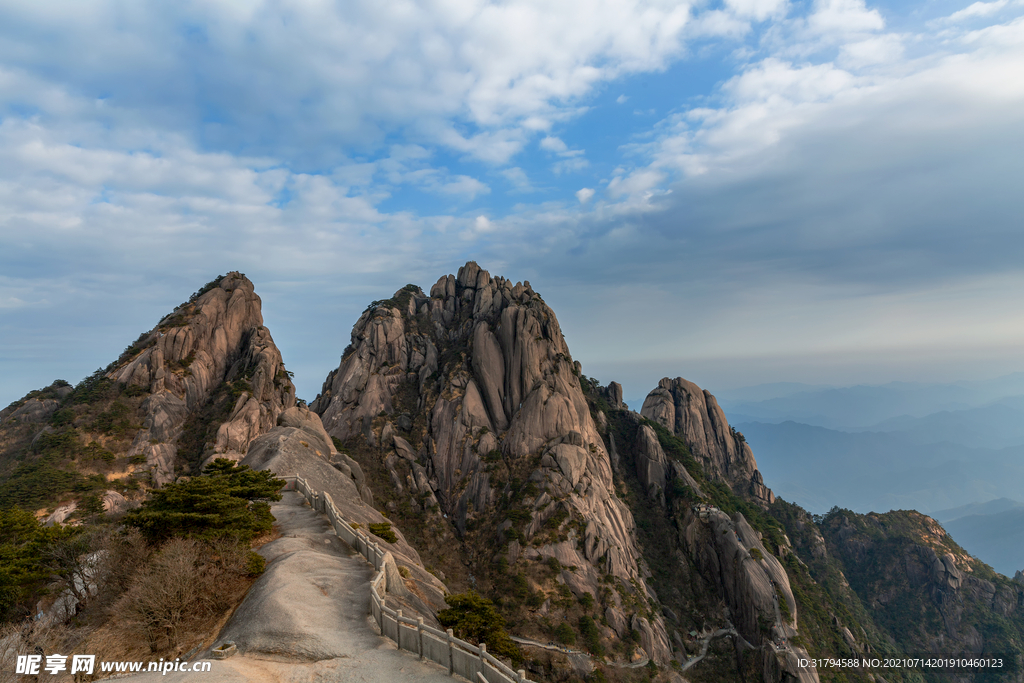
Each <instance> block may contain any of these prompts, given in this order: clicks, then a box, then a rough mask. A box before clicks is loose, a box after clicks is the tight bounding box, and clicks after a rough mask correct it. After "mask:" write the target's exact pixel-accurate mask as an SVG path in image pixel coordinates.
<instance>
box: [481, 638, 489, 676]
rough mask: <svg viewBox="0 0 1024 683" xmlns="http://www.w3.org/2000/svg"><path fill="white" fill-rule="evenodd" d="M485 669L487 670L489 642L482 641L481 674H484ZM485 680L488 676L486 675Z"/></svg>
mask: <svg viewBox="0 0 1024 683" xmlns="http://www.w3.org/2000/svg"><path fill="white" fill-rule="evenodd" d="M484 671H487V643H480V675H481V676H484ZM484 680H487V677H486V676H484Z"/></svg>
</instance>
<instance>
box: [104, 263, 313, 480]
mask: <svg viewBox="0 0 1024 683" xmlns="http://www.w3.org/2000/svg"><path fill="white" fill-rule="evenodd" d="M204 290H205V291H202V290H201V293H199V295H198V296H196V297H194V298H193V300H191V301H189V302H187V303H185V304H182V305H181V306H179V307H178V308H176V309H175V310H174V311H173V312H172V313H171V314H170V315H168V316H166V317H165V318H164V319H163V320H161V321H160V323H159V324H158V325H157V326H156V327H155V328H153V330H151V331H150V332H149V333H148V334H144V335H142V336H141V337H140V338H139V340H138V341H137V342H136V343H135V344H134V345H133V347H131V348H130V349H129V350H128V352H126V356H127V357H124V356H123V357H122V361H121V362H120V363H118V364H117V365H116V366H115V368H114V369H113V370H112V371H111V372H110V373H109V375H108V376H109V377H110V378H111V379H113V380H115V381H117V382H120V383H122V384H125V385H127V386H128V387H137V388H139V389H143V390H146V391H148V392H149V394H150V395H149V397H148V398H147V399H146V400H145V402H144V403H143V406H142V408H143V411H144V413H145V420H144V423H143V429H142V430H140V431H139V433H138V434H137V436H136V437H135V440H134V442H133V443H132V446H131V451H130V453H129V455H139V454H142V455H144V456H145V458H146V463H147V465H148V466H149V467H150V471H151V473H152V477H153V482H154V483H155V484H162V483H166V482H168V481H171V480H173V479H174V476H175V464H176V455H177V452H178V445H177V440H178V438H179V437H180V436H181V433H182V429H183V427H184V425H185V421H186V420H187V419H188V417H189V416H190V415H192V414H194V413H195V412H196V411H199V410H200V409H202V408H203V406H204V405H205V404H206V403H207V401H208V400H209V399H210V397H211V396H212V395H213V393H214V392H215V391H216V390H217V389H218V388H219V387H220V386H221V385H222V384H223V383H224V382H229V381H234V382H236V383H237V385H238V386H239V387H240V388H242V390H241V392H240V393H239V394H238V397H237V399H235V401H234V404H233V406H232V408H231V410H230V413H229V414H228V416H227V419H226V420H225V421H224V422H223V423H222V424H221V425H220V427H219V429H218V431H217V434H216V441H215V443H214V444H213V445H212V449H209V450H210V451H211V452H210V453H208V454H207V457H206V460H210V459H212V458H213V457H229V458H232V459H235V460H239V459H241V458H242V456H243V455H244V453H245V451H246V449H247V448H248V446H249V443H250V442H251V441H252V440H253V439H254V438H256V437H257V436H259V435H260V434H262V433H264V432H266V431H268V430H269V429H271V428H273V427H274V425H275V423H276V420H277V416H278V415H279V414H280V413H281V412H282V411H284V410H285V409H287V408H289V407H291V406H293V405H294V404H295V388H294V386H293V385H292V382H291V380H290V378H289V376H288V374H287V373H286V371H285V368H284V363H283V362H282V359H281V352H280V351H279V350H278V348H277V346H275V345H274V340H273V338H272V337H271V336H270V330H268V329H267V328H266V327H264V326H263V315H262V312H261V302H260V298H259V296H257V295H256V292H255V291H254V288H253V284H252V282H250V281H249V280H248V279H247V278H246V277H245V276H244V275H242V274H241V273H229V274H228V275H226V276H225V277H223V278H221V279H220V280H218V281H215V282H212V283H210V284H209V285H207V287H205V288H204Z"/></svg>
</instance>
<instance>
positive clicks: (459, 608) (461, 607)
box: [437, 591, 523, 663]
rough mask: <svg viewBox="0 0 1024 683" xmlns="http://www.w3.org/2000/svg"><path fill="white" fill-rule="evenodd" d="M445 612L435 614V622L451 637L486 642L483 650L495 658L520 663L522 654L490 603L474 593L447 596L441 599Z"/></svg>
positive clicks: (502, 619) (503, 621) (503, 620)
mask: <svg viewBox="0 0 1024 683" xmlns="http://www.w3.org/2000/svg"><path fill="white" fill-rule="evenodd" d="M445 602H447V603H448V609H443V610H441V611H440V612H438V613H437V620H438V621H440V622H441V625H442V626H444V627H445V628H450V629H452V630H453V631H454V632H455V635H456V636H457V637H459V638H462V639H464V640H469V641H472V642H475V643H487V651H488V652H490V653H491V654H492V655H494V656H496V657H506V658H508V659H510V660H512V661H513V662H516V663H518V662H521V661H522V659H523V653H522V652H521V651H520V650H519V646H518V645H516V644H515V641H513V640H512V639H511V638H509V636H508V633H506V632H505V619H504V618H502V616H501V615H500V614H498V611H497V610H496V609H495V608H494V603H492V602H491V601H490V600H487V599H486V598H483V597H481V595H480V594H479V593H477V592H476V591H470V592H468V593H459V594H457V595H449V596H448V597H446V598H445Z"/></svg>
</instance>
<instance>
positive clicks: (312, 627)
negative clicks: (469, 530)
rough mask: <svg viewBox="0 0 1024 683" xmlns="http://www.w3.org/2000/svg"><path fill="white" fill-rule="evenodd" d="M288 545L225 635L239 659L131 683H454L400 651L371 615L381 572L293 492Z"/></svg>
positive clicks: (275, 549)
mask: <svg viewBox="0 0 1024 683" xmlns="http://www.w3.org/2000/svg"><path fill="white" fill-rule="evenodd" d="M272 510H273V513H274V517H276V518H277V524H276V525H277V527H278V528H279V530H280V532H281V535H282V537H281V538H279V539H277V540H275V541H272V542H270V543H268V544H266V545H265V546H263V548H261V549H260V553H261V554H262V555H263V556H264V557H266V558H267V560H268V562H267V571H266V572H265V573H264V575H263V576H262V577H260V580H259V581H258V582H257V583H256V584H255V585H253V587H252V588H251V589H250V591H249V594H248V595H247V596H246V598H245V601H244V602H243V604H242V605H241V606H240V607H239V608H238V610H237V611H236V612H235V614H234V615H233V616H232V617H231V620H230V621H229V622H228V624H227V626H226V627H225V629H224V631H223V633H222V636H221V638H220V639H219V640H218V641H217V643H218V644H219V643H220V642H222V641H224V640H233V641H235V642H236V643H237V644H238V649H239V654H236V655H235V656H234V657H231V658H229V659H226V660H210V661H211V662H212V669H211V671H210V672H207V673H188V674H185V673H180V672H178V673H168V674H167V675H166V676H163V675H160V674H157V673H146V674H140V675H136V676H129V677H126V679H125V680H128V681H131V683H157V681H160V682H161V683H179V682H181V681H197V682H199V681H202V682H203V683H250V682H251V683H257V682H259V683H264V682H266V683H320V682H324V683H326V682H327V681H346V682H352V683H394V682H395V681H401V682H402V683H407V682H409V683H450V682H451V681H452V679H451V678H450V677H449V676H448V670H447V668H445V667H442V666H439V665H437V664H434V663H432V662H421V661H419V659H418V658H417V657H416V655H413V654H410V653H407V652H399V651H398V649H397V648H396V646H395V644H394V643H393V642H392V641H390V640H388V639H387V638H384V637H382V636H380V635H378V631H377V628H376V624H375V623H374V622H373V620H372V618H371V617H370V616H369V606H370V579H371V578H372V576H373V567H372V566H371V565H369V564H368V563H367V562H366V561H365V560H364V559H363V557H362V555H359V554H358V553H356V552H355V551H354V550H352V549H351V548H350V547H349V546H348V545H346V544H345V543H344V542H343V541H341V539H339V538H338V537H337V536H335V534H334V531H333V530H332V529H331V527H330V525H329V524H328V522H327V520H326V519H325V518H324V517H323V516H322V515H319V514H317V513H316V512H314V511H313V510H311V509H310V508H309V507H308V506H307V505H305V504H304V499H303V498H302V496H301V495H300V494H298V493H295V492H293V491H285V492H284V497H283V499H282V500H281V501H280V502H278V503H275V504H274V505H273V507H272Z"/></svg>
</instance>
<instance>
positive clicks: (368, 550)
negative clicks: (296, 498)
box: [279, 475, 533, 683]
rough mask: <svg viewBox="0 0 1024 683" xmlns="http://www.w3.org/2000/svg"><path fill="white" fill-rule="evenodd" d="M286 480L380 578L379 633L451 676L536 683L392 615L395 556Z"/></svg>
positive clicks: (296, 479) (322, 498) (324, 496)
mask: <svg viewBox="0 0 1024 683" xmlns="http://www.w3.org/2000/svg"><path fill="white" fill-rule="evenodd" d="M279 479H283V480H284V481H285V486H284V489H283V490H285V491H298V492H299V493H301V494H302V495H303V496H304V497H305V498H306V500H307V501H308V502H309V505H310V507H312V508H313V509H314V510H316V511H317V512H320V513H322V514H324V515H326V516H327V519H328V520H329V521H330V523H331V526H332V527H334V533H335V534H337V536H338V538H340V539H341V540H343V541H345V543H347V544H349V545H350V546H351V547H353V548H355V549H356V550H357V551H358V552H359V553H360V554H362V556H363V557H365V558H366V561H367V562H369V563H370V564H372V565H373V568H374V570H375V571H376V574H374V577H373V579H372V580H371V581H370V613H371V614H372V615H373V618H374V621H376V622H377V626H378V627H379V628H380V632H381V634H382V635H384V636H385V637H387V638H390V639H391V640H393V641H394V642H395V643H396V644H397V645H398V649H399V650H406V651H408V652H412V653H415V654H417V655H419V658H420V659H429V660H431V661H432V662H436V663H438V664H441V665H443V666H447V667H448V674H449V675H454V674H458V675H460V676H462V677H463V678H466V679H468V680H470V681H473V682H474V683H481V682H482V683H533V682H532V681H529V680H528V679H527V678H526V672H525V671H524V670H522V669H520V670H519V671H513V670H512V668H511V667H509V666H508V665H506V664H505V663H504V662H502V661H500V660H498V659H495V658H494V657H493V656H492V655H490V654H489V653H488V652H487V644H486V643H480V644H479V645H473V644H472V643H468V642H466V641H465V640H462V639H460V638H456V637H455V636H454V634H453V633H452V630H451V629H448V630H447V631H441V630H438V629H436V628H432V627H430V626H427V625H426V624H424V623H423V618H422V617H418V618H416V619H411V618H409V617H404V616H402V610H393V609H391V608H390V607H388V606H387V605H386V604H385V601H384V595H385V594H386V592H387V573H386V572H385V570H384V566H385V563H386V562H387V561H391V562H394V560H393V558H391V557H388V556H389V555H390V554H391V553H389V552H388V551H387V550H383V549H381V547H380V545H379V543H378V542H377V541H376V540H373V537H372V536H370V535H367V534H366V533H364V532H363V530H362V529H355V528H353V527H352V524H351V522H349V521H348V520H346V519H345V518H344V517H342V516H341V513H339V512H338V509H337V508H336V507H335V506H334V501H332V500H331V496H330V494H328V493H326V492H325V493H320V492H318V491H316V490H315V489H313V487H311V486H310V485H309V482H307V481H306V480H305V479H303V478H302V477H300V476H297V475H296V476H285V477H279Z"/></svg>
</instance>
